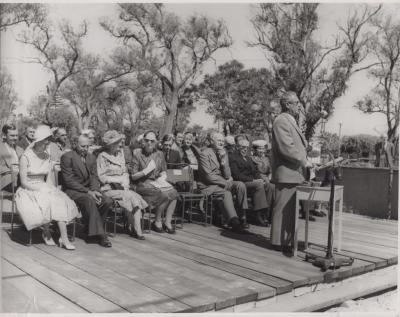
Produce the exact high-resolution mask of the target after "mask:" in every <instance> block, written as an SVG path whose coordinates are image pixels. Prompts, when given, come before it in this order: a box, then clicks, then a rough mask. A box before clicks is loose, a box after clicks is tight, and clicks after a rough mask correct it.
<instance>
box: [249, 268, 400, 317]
mask: <svg viewBox="0 0 400 317" xmlns="http://www.w3.org/2000/svg"><path fill="white" fill-rule="evenodd" d="M387 269H389V270H387ZM387 269H383V270H378V271H374V272H371V273H368V274H366V275H363V276H360V277H357V278H354V279H351V281H348V282H347V281H344V282H343V283H340V284H339V285H333V287H329V288H325V289H322V290H319V291H316V292H312V293H309V294H305V295H302V296H298V297H294V296H293V297H291V298H285V299H284V300H279V299H278V300H276V301H275V302H268V303H265V304H263V303H260V305H257V307H256V308H253V309H249V310H247V311H245V312H247V313H250V312H251V313H261V312H262V313H265V312H313V311H318V310H321V309H323V308H326V307H331V306H334V305H339V304H341V303H343V302H345V301H347V300H350V299H356V298H360V297H364V296H366V295H369V294H372V293H377V292H380V291H384V290H387V289H389V288H392V287H395V286H396V285H397V270H396V269H395V268H393V269H391V268H387ZM337 315H338V316H340V315H341V314H337ZM344 315H346V314H344ZM348 315H349V316H350V315H359V314H357V313H353V314H348ZM376 315H379V314H376ZM382 315H383V314H382Z"/></svg>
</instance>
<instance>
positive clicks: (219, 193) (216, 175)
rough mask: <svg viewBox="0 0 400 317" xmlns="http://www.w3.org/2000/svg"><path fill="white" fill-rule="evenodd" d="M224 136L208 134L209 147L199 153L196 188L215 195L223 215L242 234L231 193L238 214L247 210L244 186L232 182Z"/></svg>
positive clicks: (241, 225) (241, 224)
mask: <svg viewBox="0 0 400 317" xmlns="http://www.w3.org/2000/svg"><path fill="white" fill-rule="evenodd" d="M224 141H225V140H224V136H223V135H222V134H221V133H218V132H216V131H214V132H212V133H211V134H210V147H207V148H205V149H204V150H203V151H201V152H200V153H199V180H198V183H197V184H198V188H199V189H200V190H201V191H202V192H203V193H205V194H207V195H211V194H215V195H216V197H218V199H219V201H222V210H223V215H224V218H225V219H226V221H227V222H228V225H229V226H230V227H231V228H232V230H233V231H236V232H244V224H243V223H241V222H240V220H239V217H238V213H237V212H236V209H235V206H234V202H233V197H232V193H234V194H236V198H237V205H238V208H239V214H243V211H244V210H246V209H248V205H247V191H246V186H245V185H244V184H243V183H242V182H237V181H234V180H233V179H232V177H231V171H230V168H229V159H228V154H227V153H226V151H225V149H224Z"/></svg>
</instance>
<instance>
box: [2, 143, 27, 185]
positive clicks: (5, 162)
mask: <svg viewBox="0 0 400 317" xmlns="http://www.w3.org/2000/svg"><path fill="white" fill-rule="evenodd" d="M15 150H16V152H17V156H18V159H19V158H20V157H21V155H22V154H23V153H24V150H23V149H22V148H21V147H19V146H18V145H17V146H16V148H15ZM11 166H12V156H11V154H10V153H9V152H8V149H7V147H6V145H5V144H4V143H3V142H0V173H4V172H9V171H11ZM11 180H12V177H11V175H6V176H3V177H2V178H1V185H2V187H5V186H7V185H9V184H11ZM16 185H17V178H14V186H16Z"/></svg>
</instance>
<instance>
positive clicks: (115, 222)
mask: <svg viewBox="0 0 400 317" xmlns="http://www.w3.org/2000/svg"><path fill="white" fill-rule="evenodd" d="M116 234H117V210H114V235H113V237H115V236H116Z"/></svg>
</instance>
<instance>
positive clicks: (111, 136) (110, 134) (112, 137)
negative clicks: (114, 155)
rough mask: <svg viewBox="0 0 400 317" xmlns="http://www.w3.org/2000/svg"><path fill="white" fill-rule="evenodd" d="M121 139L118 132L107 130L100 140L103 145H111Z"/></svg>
mask: <svg viewBox="0 0 400 317" xmlns="http://www.w3.org/2000/svg"><path fill="white" fill-rule="evenodd" d="M122 138H123V136H122V134H120V133H118V131H115V130H109V131H107V132H106V133H104V135H103V138H102V140H103V143H104V145H111V144H114V143H117V142H119V141H121V140H122Z"/></svg>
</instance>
